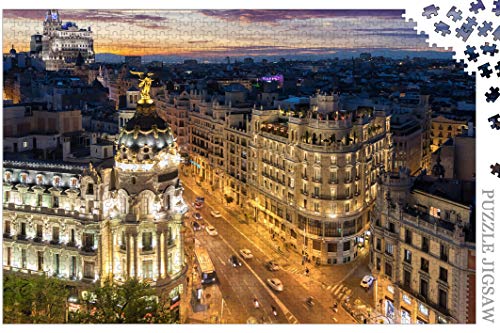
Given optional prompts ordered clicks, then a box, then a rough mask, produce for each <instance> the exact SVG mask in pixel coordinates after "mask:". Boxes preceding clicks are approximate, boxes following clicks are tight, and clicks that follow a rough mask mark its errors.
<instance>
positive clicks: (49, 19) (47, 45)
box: [30, 9, 95, 71]
mask: <svg viewBox="0 0 500 333" xmlns="http://www.w3.org/2000/svg"><path fill="white" fill-rule="evenodd" d="M30 50H31V54H32V55H33V56H35V57H39V58H40V59H41V60H43V62H44V63H45V69H46V70H48V71H57V70H59V69H68V68H73V67H74V66H75V64H76V63H77V61H80V62H82V64H90V63H93V62H94V61H95V52H94V40H93V38H92V31H91V30H90V27H89V28H88V29H81V28H78V26H77V25H76V24H75V23H74V22H66V23H64V24H63V22H62V21H61V17H60V16H59V12H58V11H57V10H54V9H51V10H48V11H47V13H46V15H45V20H44V22H43V34H42V35H39V34H36V35H33V36H31V44H30ZM78 58H80V59H79V60H78Z"/></svg>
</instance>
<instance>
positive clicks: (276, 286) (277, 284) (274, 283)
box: [266, 278, 283, 291]
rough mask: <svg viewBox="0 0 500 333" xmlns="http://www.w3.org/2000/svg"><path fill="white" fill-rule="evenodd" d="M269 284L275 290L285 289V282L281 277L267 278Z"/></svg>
mask: <svg viewBox="0 0 500 333" xmlns="http://www.w3.org/2000/svg"><path fill="white" fill-rule="evenodd" d="M266 281H267V284H268V285H269V287H271V288H272V289H273V290H275V291H283V283H282V282H281V280H280V279H276V278H272V279H267V280H266Z"/></svg>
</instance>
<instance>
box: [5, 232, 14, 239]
mask: <svg viewBox="0 0 500 333" xmlns="http://www.w3.org/2000/svg"><path fill="white" fill-rule="evenodd" d="M3 238H6V239H12V235H11V234H10V232H4V233H3Z"/></svg>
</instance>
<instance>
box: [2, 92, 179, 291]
mask: <svg viewBox="0 0 500 333" xmlns="http://www.w3.org/2000/svg"><path fill="white" fill-rule="evenodd" d="M116 150H117V152H116V155H115V157H114V165H113V160H112V159H108V160H105V161H104V162H102V163H101V164H100V165H98V166H97V167H95V168H94V167H93V166H92V164H90V165H86V166H84V165H76V164H69V163H62V162H61V163H60V164H55V163H48V162H33V161H4V162H3V167H4V170H3V173H4V174H3V176H4V177H3V181H4V184H3V244H2V247H3V269H4V271H12V272H20V273H25V274H45V275H48V276H55V277H57V278H60V279H63V280H65V281H67V283H68V284H72V285H76V286H78V287H79V288H80V289H85V288H86V286H88V285H89V284H92V283H100V282H101V281H103V280H106V279H112V280H114V281H116V282H118V283H120V282H121V281H124V280H125V279H127V278H137V279H140V280H143V281H148V282H149V283H150V285H151V286H153V287H155V288H158V289H161V290H164V291H166V292H167V294H168V295H169V297H170V298H175V297H177V296H179V295H180V294H182V293H183V283H184V276H185V270H186V263H185V258H184V243H183V232H182V221H181V218H182V214H184V213H185V212H186V210H187V206H186V205H185V204H184V201H183V199H182V187H181V184H180V182H179V179H178V170H177V169H178V164H179V161H180V157H179V155H178V153H177V145H176V142H175V138H174V136H173V134H172V132H171V130H170V127H169V126H168V125H167V124H166V123H165V122H164V121H163V120H162V119H161V118H160V117H159V116H158V115H157V113H156V110H155V105H154V103H153V102H152V101H151V100H150V103H149V104H148V103H142V104H141V103H140V102H138V104H137V111H136V113H135V115H134V117H133V118H132V119H131V120H129V121H128V122H127V123H126V125H125V126H124V127H123V128H121V132H120V134H119V137H118V140H117V145H116Z"/></svg>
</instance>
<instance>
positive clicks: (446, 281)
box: [370, 169, 475, 324]
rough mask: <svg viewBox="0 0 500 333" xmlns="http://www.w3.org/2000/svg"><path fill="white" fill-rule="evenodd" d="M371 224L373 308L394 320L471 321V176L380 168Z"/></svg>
mask: <svg viewBox="0 0 500 333" xmlns="http://www.w3.org/2000/svg"><path fill="white" fill-rule="evenodd" d="M380 183H381V184H380V187H379V192H378V195H377V199H376V204H375V208H374V211H373V214H372V221H371V225H370V231H371V237H372V241H371V242H370V267H371V269H372V272H373V274H374V276H375V278H376V282H375V286H374V288H375V292H374V295H375V298H376V299H375V302H376V304H377V306H378V307H379V308H378V310H379V311H380V312H381V313H383V314H384V315H385V316H386V317H388V319H390V320H391V321H393V322H395V323H412V324H414V323H473V322H475V315H474V314H473V311H470V306H471V304H474V303H475V298H474V297H475V296H474V295H475V285H474V283H473V281H475V244H474V236H473V229H474V224H473V222H472V221H473V220H474V216H473V214H474V213H473V211H472V209H471V207H472V206H470V205H471V204H472V201H471V200H470V198H467V193H469V194H471V193H473V189H474V184H473V183H472V182H469V183H462V182H458V181H455V180H450V181H448V180H438V179H437V178H434V177H430V176H425V177H421V178H418V179H413V178H410V177H409V171H408V170H407V169H400V171H399V173H392V174H389V173H387V174H385V175H383V176H382V177H381V180H380Z"/></svg>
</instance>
